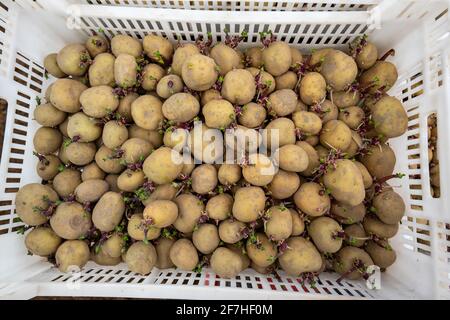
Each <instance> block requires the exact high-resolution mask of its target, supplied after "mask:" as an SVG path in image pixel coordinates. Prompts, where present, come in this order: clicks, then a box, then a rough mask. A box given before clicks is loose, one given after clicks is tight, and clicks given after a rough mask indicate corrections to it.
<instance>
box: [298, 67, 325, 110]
mask: <svg viewBox="0 0 450 320" xmlns="http://www.w3.org/2000/svg"><path fill="white" fill-rule="evenodd" d="M326 89H327V84H326V82H325V79H324V77H323V76H322V75H321V74H320V73H318V72H308V73H307V74H306V75H305V76H304V77H302V80H300V85H299V87H298V93H299V95H300V99H301V100H302V101H303V102H304V103H306V104H307V105H312V104H315V103H319V102H320V101H322V100H323V99H324V98H325V96H326V93H327V90H326Z"/></svg>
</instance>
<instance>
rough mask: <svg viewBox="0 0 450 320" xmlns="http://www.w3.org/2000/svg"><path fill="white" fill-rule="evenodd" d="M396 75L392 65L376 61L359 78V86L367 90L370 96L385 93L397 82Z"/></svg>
mask: <svg viewBox="0 0 450 320" xmlns="http://www.w3.org/2000/svg"><path fill="white" fill-rule="evenodd" d="M397 78H398V73H397V68H396V67H395V65H394V64H392V63H391V62H388V61H377V62H375V64H374V65H373V66H372V67H370V68H369V69H367V70H365V71H364V72H363V73H362V74H361V77H360V85H361V86H362V87H363V88H368V91H369V92H370V93H371V94H374V93H375V92H377V91H381V92H386V91H388V90H389V89H390V88H392V86H393V85H394V83H395V82H396V81H397Z"/></svg>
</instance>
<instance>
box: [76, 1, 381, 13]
mask: <svg viewBox="0 0 450 320" xmlns="http://www.w3.org/2000/svg"><path fill="white" fill-rule="evenodd" d="M85 2H86V3H87V4H93V5H117V6H133V7H148V8H165V9H191V10H219V11H366V10H368V9H370V8H371V7H372V6H373V5H374V4H377V3H378V2H379V1H378V0H366V1H347V2H348V3H342V2H341V1H335V2H333V1H329V0H328V1H320V0H316V1H311V0H309V1H293V0H290V1H276V0H266V1H236V0H233V1H221V0H218V1H217V0H214V1H212V0H209V1H208V0H205V1H202V0H196V1H172V0H171V1H169V0H159V1H151V0H85Z"/></svg>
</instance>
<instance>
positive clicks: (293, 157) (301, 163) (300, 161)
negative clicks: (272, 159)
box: [278, 144, 309, 172]
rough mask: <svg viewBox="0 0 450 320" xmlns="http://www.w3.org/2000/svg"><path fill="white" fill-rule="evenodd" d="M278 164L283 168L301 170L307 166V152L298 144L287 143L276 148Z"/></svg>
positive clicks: (293, 170) (294, 170)
mask: <svg viewBox="0 0 450 320" xmlns="http://www.w3.org/2000/svg"><path fill="white" fill-rule="evenodd" d="M278 164H279V166H280V168H281V169H283V170H286V171H291V172H302V171H304V170H306V169H307V168H308V164H309V159H308V154H307V153H306V151H305V150H303V149H302V147H300V146H298V145H295V144H287V145H284V146H282V147H281V148H280V149H278Z"/></svg>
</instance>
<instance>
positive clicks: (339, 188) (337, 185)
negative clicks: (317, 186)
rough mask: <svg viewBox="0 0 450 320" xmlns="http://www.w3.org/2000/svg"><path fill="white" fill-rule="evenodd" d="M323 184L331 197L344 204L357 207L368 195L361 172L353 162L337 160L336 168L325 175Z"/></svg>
mask: <svg viewBox="0 0 450 320" xmlns="http://www.w3.org/2000/svg"><path fill="white" fill-rule="evenodd" d="M323 182H324V184H325V186H326V187H327V188H328V189H329V190H330V192H331V195H332V196H333V197H334V198H335V199H336V200H337V201H340V202H342V203H344V204H348V205H351V206H356V205H358V204H360V203H361V202H362V201H363V200H364V197H365V195H366V193H365V189H364V182H363V179H362V175H361V172H360V171H359V169H358V167H357V166H356V165H354V164H353V162H352V161H351V160H347V159H340V160H337V161H336V167H335V168H334V169H332V170H328V171H327V172H326V173H325V174H324V175H323Z"/></svg>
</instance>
